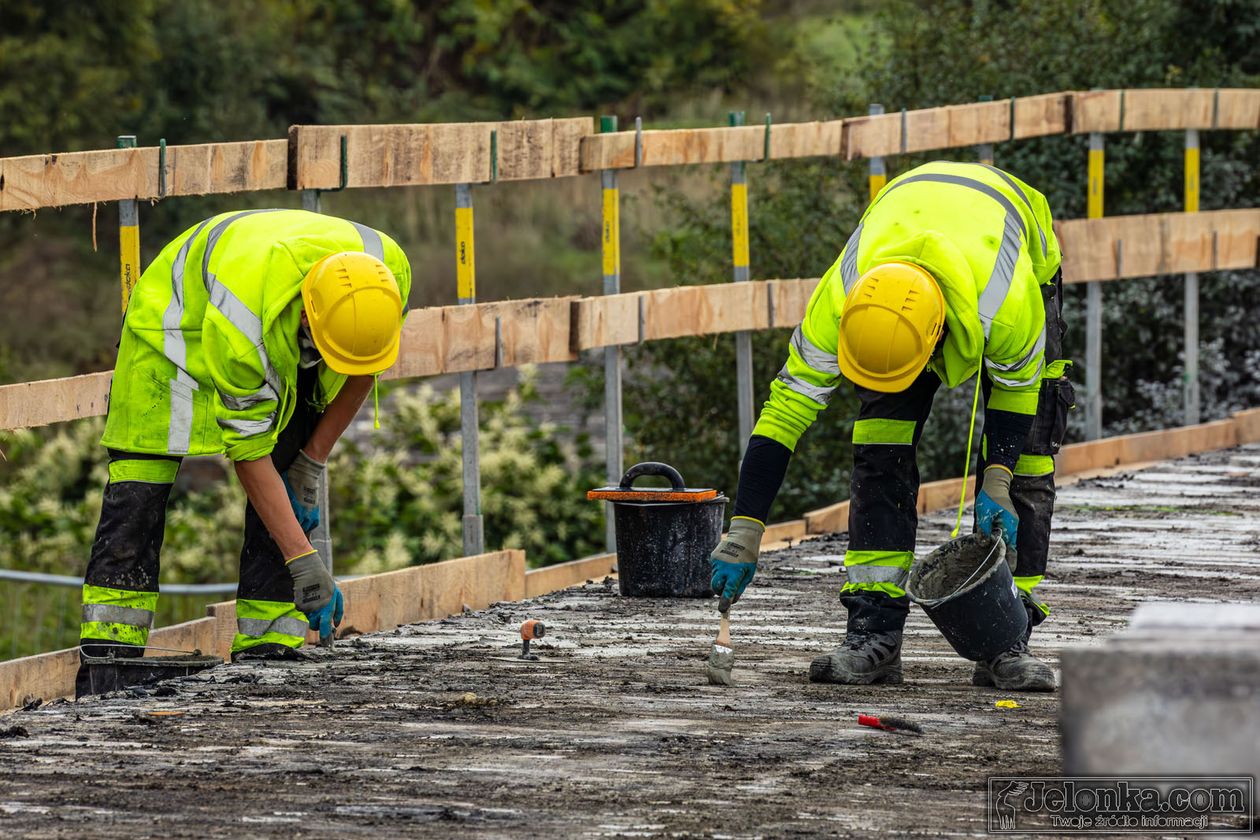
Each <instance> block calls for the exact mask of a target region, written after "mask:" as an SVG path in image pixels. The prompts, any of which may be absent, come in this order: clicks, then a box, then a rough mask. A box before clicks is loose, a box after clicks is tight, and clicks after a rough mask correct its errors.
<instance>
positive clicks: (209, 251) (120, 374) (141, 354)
mask: <svg viewBox="0 0 1260 840" xmlns="http://www.w3.org/2000/svg"><path fill="white" fill-rule="evenodd" d="M410 288H411V267H410V265H409V264H408V262H407V258H406V256H404V254H403V252H402V249H401V248H399V247H398V245H397V243H395V242H394V241H393V240H392V239H390V238H389V237H388V236H386V235H384V234H382V233H380V232H379V231H376V230H373V229H372V228H369V227H366V226H365V225H361V224H358V223H356V222H351V221H346V220H343V219H337V218H333V217H331V216H323V215H320V214H317V213H309V212H306V211H303V210H246V211H242V212H235V213H223V214H220V215H218V216H215V217H213V218H210V219H206V220H205V221H203V222H201V223H200V224H198V225H196V226H195V227H193V228H190V229H189V230H187V231H185V232H184V233H183V234H181V235H180V236H179V237H177V238H176V239H175V240H174V241H172V242H171V243H170V244H168V245H167V246H166V247H165V248H164V249H163V250H162V252H161V254H159V255H158V258H157V259H156V260H154V262H153V263H152V264H151V265H150V266H149V268H148V270H146V271H145V272H144V274H143V275H142V276H141V278H140V281H139V282H138V283H137V284H136V287H135V289H134V291H133V293H132V296H131V300H130V303H129V304H128V307H127V313H126V317H125V319H124V321H123V330H122V340H121V342H120V343H119V349H118V363H117V365H116V367H115V369H114V377H113V381H112V384H111V386H110V399H109V415H108V418H107V419H106V423H105V434H104V437H103V439H102V443H103V444H104V446H105V447H106V448H107V449H108V451H109V483H108V484H107V485H106V487H105V493H104V498H103V501H102V505H101V520H100V525H99V526H98V527H97V531H96V540H95V542H94V544H93V546H92V556H91V560H90V562H89V563H88V568H87V574H86V576H85V580H84V586H83V624H82V631H81V642H80V649H81V650H82V651H83V652H84V653H86V654H89V655H94V656H105V655H108V654H110V653H111V652H112V653H113V654H114V655H116V656H140V655H141V654H142V653H143V651H144V646H145V644H146V642H147V640H148V635H149V628H150V626H151V625H152V623H153V616H154V611H155V609H156V607H157V599H158V554H159V551H160V549H161V547H162V534H163V530H164V525H165V519H166V513H165V512H166V503H167V499H168V497H169V496H170V492H171V485H172V483H173V482H174V480H175V475H176V473H177V472H178V470H179V466H180V460H181V459H182V458H183V457H184V456H186V455H213V454H219V453H226V454H227V457H228V458H229V459H230V460H231V461H232V464H233V466H234V467H235V469H236V475H237V477H238V478H239V479H240V481H241V485H242V486H243V487H244V488H245V493H246V495H247V496H248V499H249V503H248V506H247V507H246V511H245V542H244V548H243V550H242V552H241V569H240V584H239V589H238V598H237V601H236V616H237V632H236V636H235V639H234V641H233V644H232V651H233V656H234V657H236V656H237V655H238V654H243V653H248V654H250V655H253V656H260V657H283V656H286V655H287V656H291V655H292V654H293V651H294V650H295V649H296V648H299V647H301V645H302V643H303V641H304V639H305V636H306V630H307V628H308V627H309V628H311V629H319V630H320V631H321V635H328V634H330V633H331V632H332V627H333V626H334V625H335V624H336V623H339V622H340V620H341V612H342V596H341V592H340V591H339V590H338V588H337V585H336V583H335V582H334V581H333V578H332V575H331V574H330V573H329V571H328V569H327V568H326V567H325V566H324V563H323V562H322V561H321V560H320V557H319V555H318V554H316V552H315V550H314V549H313V548H312V547H311V543H310V541H309V538H308V534H309V533H310V532H311V531H312V530H313V529H314V528H315V527H316V525H318V523H319V519H320V509H319V494H318V490H317V488H318V486H319V482H320V480H321V478H322V476H323V474H324V471H325V466H324V465H325V463H326V462H327V460H328V456H329V453H330V451H331V450H332V447H333V444H335V443H336V442H337V440H338V438H340V437H341V435H342V433H343V432H344V431H345V429H346V427H347V426H348V425H349V423H350V421H351V420H352V419H353V418H354V416H355V414H356V413H357V412H358V410H359V407H360V406H361V405H362V404H363V401H364V399H365V398H366V396H367V394H368V392H369V391H371V390H372V389H373V387H374V383H375V379H376V375H377V374H379V373H381V372H382V371H384V370H385V369H386V368H388V367H389V366H390V365H392V364H393V363H394V360H395V359H396V358H397V356H398V344H399V332H400V329H401V326H402V320H403V317H404V314H405V311H406V306H405V305H406V301H407V295H408V292H409V291H410ZM80 677H81V679H80V687H82V686H83V680H84V679H85V674H84V672H83V670H82V669H81V671H80Z"/></svg>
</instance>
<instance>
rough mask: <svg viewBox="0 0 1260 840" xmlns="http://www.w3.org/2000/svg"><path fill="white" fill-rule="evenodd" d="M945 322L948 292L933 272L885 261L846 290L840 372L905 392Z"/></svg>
mask: <svg viewBox="0 0 1260 840" xmlns="http://www.w3.org/2000/svg"><path fill="white" fill-rule="evenodd" d="M944 326H945V297H944V295H942V294H941V287H940V285H939V284H938V283H937V282H936V278H935V277H933V276H932V275H931V273H930V272H928V271H927V270H926V269H923V268H920V267H919V266H917V265H913V264H911V263H904V262H886V263H880V264H879V265H876V266H874V267H872V268H871V269H869V270H868V271H867V272H866V273H865V274H863V275H862V276H861V277H859V278H858V281H857V283H855V284H854V285H853V288H852V290H850V291H849V293H848V294H847V295H846V298H845V304H844V312H843V313H842V314H841V315H840V340H839V342H838V344H837V352H836V355H837V360H838V361H839V363H840V372H841V373H843V374H844V375H845V377H846V378H847V379H848V380H849V381H851V382H853V383H854V384H856V385H859V386H861V387H863V388H869V389H870V390H872V391H880V392H883V393H887V394H891V393H895V392H897V391H904V390H905V389H906V388H908V387H910V383H911V382H913V381H914V380H915V377H917V376H918V375H919V374H920V373H922V372H923V369H924V368H925V367H927V363H928V359H930V358H931V357H932V351H933V350H935V349H936V342H937V339H939V338H940V336H941V330H942V329H943V328H944Z"/></svg>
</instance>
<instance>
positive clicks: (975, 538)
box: [906, 534, 1028, 662]
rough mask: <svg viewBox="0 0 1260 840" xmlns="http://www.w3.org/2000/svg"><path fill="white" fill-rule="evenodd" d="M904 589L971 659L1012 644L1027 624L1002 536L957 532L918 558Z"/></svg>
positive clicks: (954, 645) (961, 653)
mask: <svg viewBox="0 0 1260 840" xmlns="http://www.w3.org/2000/svg"><path fill="white" fill-rule="evenodd" d="M906 594H907V595H909V596H910V600H911V601H914V602H915V603H916V604H918V605H919V606H920V607H922V608H923V611H924V612H925V613H927V616H928V618H930V619H932V623H933V624H935V625H936V627H937V629H939V630H940V631H941V635H942V636H944V637H945V640H946V641H947V642H949V643H950V645H951V646H952V647H953V648H954V650H956V651H957V652H958V655H959V656H961V657H963V658H964V659H970V660H972V661H973V662H979V661H981V660H986V659H992V658H993V657H995V656H997V655H998V654H999V653H1001V652H1002V651H1004V650H1009V649H1010V648H1011V646H1012V645H1014V644H1015V643H1016V642H1017V641H1019V640H1020V638H1021V637H1023V635H1024V633H1026V632H1027V630H1028V613H1027V611H1026V610H1025V609H1024V604H1023V601H1021V600H1020V597H1019V590H1018V589H1017V588H1016V586H1015V579H1014V578H1013V577H1012V576H1011V570H1010V567H1009V566H1008V565H1007V563H1006V546H1005V544H1004V543H1003V541H1002V539H1001V538H1000V537H989V536H985V535H984V534H970V535H968V536H966V537H959V538H958V539H956V540H950V541H949V542H947V543H945V544H944V545H942V546H941V547H940V548H938V549H936V551H933V552H932V553H931V554H929V555H928V556H927V557H924V558H923V559H922V560H916V561H915V563H914V565H913V566H912V567H911V568H910V579H909V580H908V581H907V582H906Z"/></svg>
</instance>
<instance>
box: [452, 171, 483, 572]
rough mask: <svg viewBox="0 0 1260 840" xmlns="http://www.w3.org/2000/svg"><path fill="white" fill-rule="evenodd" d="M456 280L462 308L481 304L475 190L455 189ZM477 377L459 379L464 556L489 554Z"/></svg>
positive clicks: (470, 374) (463, 375)
mask: <svg viewBox="0 0 1260 840" xmlns="http://www.w3.org/2000/svg"><path fill="white" fill-rule="evenodd" d="M455 276H456V284H457V287H458V295H459V303H460V305H461V306H462V305H466V304H473V303H476V302H477V272H476V264H475V262H474V259H473V204H472V187H471V186H470V185H469V184H456V185H455ZM478 427H479V421H478V412H477V373H476V371H465V372H464V373H461V374H460V375H459V435H460V441H461V442H462V449H463V468H464V555H465V556H470V555H474V554H481V553H482V552H484V551H485V530H484V526H483V523H482V519H481V458H480V452H479V451H478Z"/></svg>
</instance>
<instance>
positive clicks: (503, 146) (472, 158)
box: [288, 117, 594, 190]
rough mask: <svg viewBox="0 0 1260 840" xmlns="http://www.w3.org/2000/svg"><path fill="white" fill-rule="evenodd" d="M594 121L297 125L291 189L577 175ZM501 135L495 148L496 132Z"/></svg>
mask: <svg viewBox="0 0 1260 840" xmlns="http://www.w3.org/2000/svg"><path fill="white" fill-rule="evenodd" d="M593 127H594V126H593V121H592V120H591V119H590V118H589V117H581V118H575V119H565V120H519V121H514V122H484V123H417V124H413V125H295V126H293V127H292V128H290V129H289V141H288V153H289V178H288V185H289V188H290V189H297V190H303V189H336V188H337V187H339V186H341V177H342V157H341V143H342V138H343V137H344V138H345V146H346V159H345V170H346V172H345V174H346V184H345V186H347V187H400V186H422V185H429V184H482V183H486V182H488V181H490V180H491V178H492V177H493V176H494V175H495V172H494V171H493V170H492V166H491V162H492V152H493V153H494V154H495V155H496V156H497V166H498V168H497V177H498V179H499V180H502V181H513V180H538V179H546V178H555V177H564V176H568V175H576V174H577V169H576V168H575V166H574V163H575V161H576V160H577V159H578V147H579V145H580V143H581V139H582V137H584V136H585V135H586V134H589V133H590V132H591V131H592V130H593ZM492 132H495V133H496V142H495V143H494V144H493V146H494V147H495V148H492V143H491V133H492Z"/></svg>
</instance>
